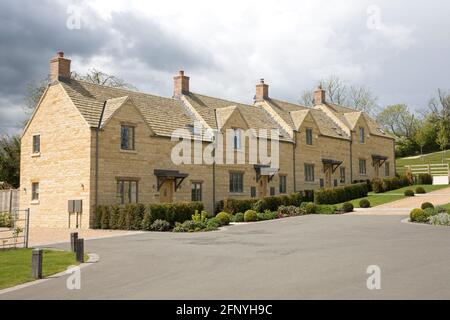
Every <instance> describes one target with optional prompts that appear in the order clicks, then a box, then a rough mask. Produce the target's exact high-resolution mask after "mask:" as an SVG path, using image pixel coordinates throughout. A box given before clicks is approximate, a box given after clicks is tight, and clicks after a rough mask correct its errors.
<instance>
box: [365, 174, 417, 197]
mask: <svg viewBox="0 0 450 320" xmlns="http://www.w3.org/2000/svg"><path fill="white" fill-rule="evenodd" d="M412 184H413V182H412V180H411V178H409V177H407V176H400V177H393V178H384V179H380V178H375V179H373V180H372V183H371V185H372V190H373V192H375V193H382V192H386V191H390V190H396V189H400V188H403V187H406V186H410V185H412Z"/></svg>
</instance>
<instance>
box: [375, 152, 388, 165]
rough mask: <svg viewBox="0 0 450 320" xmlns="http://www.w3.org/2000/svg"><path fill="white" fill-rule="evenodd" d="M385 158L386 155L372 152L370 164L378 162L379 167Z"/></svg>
mask: <svg viewBox="0 0 450 320" xmlns="http://www.w3.org/2000/svg"><path fill="white" fill-rule="evenodd" d="M387 159H388V157H386V156H380V155H378V154H373V155H372V166H375V164H378V167H381V166H382V165H383V163H385V162H386V160H387Z"/></svg>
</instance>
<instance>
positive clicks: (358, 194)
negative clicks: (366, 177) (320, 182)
mask: <svg viewBox="0 0 450 320" xmlns="http://www.w3.org/2000/svg"><path fill="white" fill-rule="evenodd" d="M368 192H369V188H368V186H367V183H365V182H363V183H357V184H353V185H350V186H346V187H337V188H333V189H320V190H315V191H314V202H315V203H316V204H336V203H341V202H346V201H350V200H353V199H357V198H363V197H366V196H367V193H368Z"/></svg>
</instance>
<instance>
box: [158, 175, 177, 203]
mask: <svg viewBox="0 0 450 320" xmlns="http://www.w3.org/2000/svg"><path fill="white" fill-rule="evenodd" d="M174 189H175V186H174V180H172V179H169V180H166V181H164V183H163V184H162V186H161V188H160V189H159V201H160V202H161V203H171V202H172V201H173V190H174Z"/></svg>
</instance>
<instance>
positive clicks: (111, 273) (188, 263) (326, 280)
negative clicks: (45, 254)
mask: <svg viewBox="0 0 450 320" xmlns="http://www.w3.org/2000/svg"><path fill="white" fill-rule="evenodd" d="M401 219H402V217H401V216H351V215H334V216H326V215H310V216H301V217H295V218H288V219H281V220H274V221H268V222H261V223H253V224H245V225H237V226H232V227H229V228H228V229H227V230H222V231H218V232H209V233H196V234H176V233H144V234H138V235H130V236H123V237H118V238H110V239H98V240H89V241H87V242H86V244H85V246H86V249H87V250H88V251H89V252H95V253H97V254H98V255H99V256H100V261H99V262H98V263H95V264H93V265H91V266H89V267H87V268H85V269H82V279H81V290H68V289H66V277H62V278H58V279H52V280H50V281H47V282H44V283H41V284H38V285H34V286H30V287H27V288H24V289H20V290H17V291H13V292H10V293H7V294H3V295H0V299H112V298H114V299H318V298H320V299H322V298H324V299H349V298H354V299H381V298H386V299H415V298H424V299H431V298H435V299H450V276H449V273H448V268H449V267H448V266H449V265H450V228H447V227H433V226H426V225H412V224H405V223H401V222H400V220H401ZM58 247H67V246H65V245H59V246H58ZM369 265H377V266H379V267H380V268H381V289H380V290H368V289H367V286H366V280H367V278H368V277H369V275H368V274H367V273H366V270H367V267H368V266H369Z"/></svg>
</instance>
